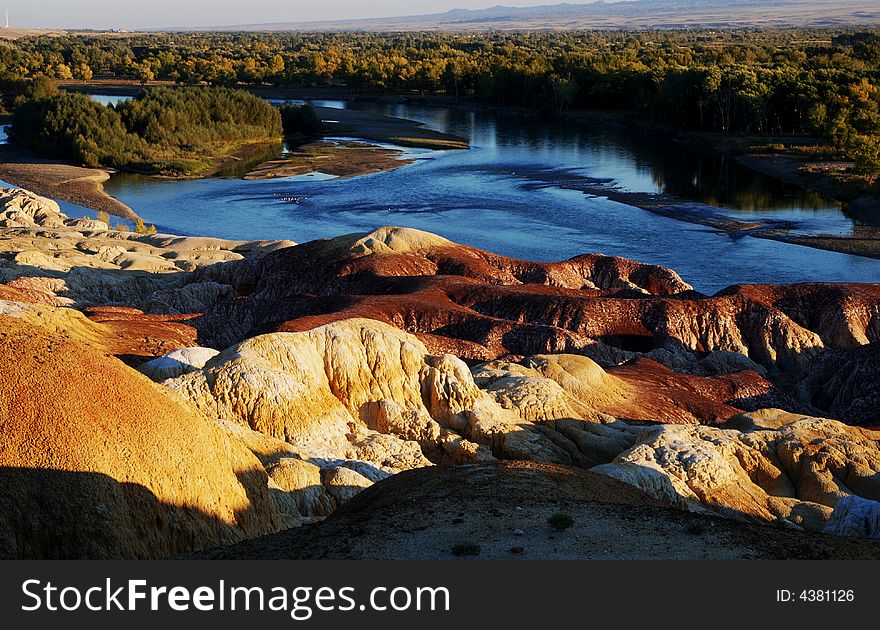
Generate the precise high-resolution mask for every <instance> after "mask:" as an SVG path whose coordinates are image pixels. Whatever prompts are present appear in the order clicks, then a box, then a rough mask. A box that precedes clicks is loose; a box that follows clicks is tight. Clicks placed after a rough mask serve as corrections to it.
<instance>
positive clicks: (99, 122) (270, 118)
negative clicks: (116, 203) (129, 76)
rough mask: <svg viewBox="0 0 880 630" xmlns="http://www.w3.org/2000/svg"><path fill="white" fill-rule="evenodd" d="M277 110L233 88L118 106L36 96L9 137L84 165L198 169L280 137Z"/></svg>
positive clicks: (171, 92) (18, 112)
mask: <svg viewBox="0 0 880 630" xmlns="http://www.w3.org/2000/svg"><path fill="white" fill-rule="evenodd" d="M280 135H281V117H280V115H279V112H278V109H277V108H275V107H273V106H271V105H269V104H268V103H266V102H265V101H263V100H262V99H260V98H258V97H256V96H253V95H252V94H249V93H247V92H243V91H240V90H232V89H229V88H211V89H208V88H194V87H189V88H178V89H173V88H151V89H147V90H144V91H143V92H142V93H141V94H140V95H139V96H138V97H137V98H134V99H132V100H130V101H126V102H123V103H120V104H119V105H117V106H116V107H112V106H104V105H101V104H99V103H97V102H95V101H94V100H92V99H91V98H89V97H88V96H85V95H83V94H70V93H54V94H51V93H50V94H46V95H42V96H40V95H37V97H36V98H31V99H29V100H25V101H24V102H22V103H20V104H19V105H18V106H17V107H16V108H15V111H14V115H13V122H12V127H11V130H10V136H9V137H10V140H11V141H12V142H14V143H17V144H20V145H23V146H27V147H29V148H32V149H34V150H36V151H38V152H40V153H42V154H44V155H48V156H51V157H56V158H61V159H66V160H71V161H74V162H77V163H79V164H84V165H86V166H92V167H95V166H110V167H116V168H140V169H143V170H148V171H151V172H161V173H167V174H195V173H198V172H199V171H203V170H205V169H206V168H208V167H210V166H211V163H212V159H213V158H215V157H216V156H217V155H220V154H223V153H226V152H228V149H229V147H230V146H234V145H236V144H237V143H242V142H253V141H258V140H264V139H277V138H279V137H280Z"/></svg>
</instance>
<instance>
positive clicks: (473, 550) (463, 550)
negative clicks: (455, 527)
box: [452, 543, 482, 556]
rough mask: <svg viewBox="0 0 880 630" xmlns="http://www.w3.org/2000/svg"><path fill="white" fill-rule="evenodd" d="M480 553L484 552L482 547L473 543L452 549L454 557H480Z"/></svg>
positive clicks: (455, 546)
mask: <svg viewBox="0 0 880 630" xmlns="http://www.w3.org/2000/svg"><path fill="white" fill-rule="evenodd" d="M480 551H482V550H481V549H480V546H479V545H475V544H473V543H462V544H458V545H453V547H452V555H453V556H479V555H480Z"/></svg>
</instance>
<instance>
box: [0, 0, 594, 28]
mask: <svg viewBox="0 0 880 630" xmlns="http://www.w3.org/2000/svg"><path fill="white" fill-rule="evenodd" d="M560 1H562V0H545V1H541V0H321V1H318V2H316V1H315V0H246V1H244V0H136V1H134V2H132V1H130V0H0V11H2V10H3V9H4V8H5V9H8V10H9V24H10V26H13V27H21V28H95V29H104V28H119V29H139V28H162V27H171V26H226V25H236V24H260V23H266V22H300V21H307V20H332V19H355V18H365V17H391V16H401V15H420V14H425V13H441V12H443V11H448V10H449V9H484V8H487V7H489V6H494V5H497V4H503V5H505V6H519V7H521V6H534V5H538V4H552V3H554V2H560ZM589 1H590V0H569V2H572V3H575V2H589ZM0 15H2V14H0Z"/></svg>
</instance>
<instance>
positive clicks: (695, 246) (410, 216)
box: [100, 97, 880, 292]
mask: <svg viewBox="0 0 880 630" xmlns="http://www.w3.org/2000/svg"><path fill="white" fill-rule="evenodd" d="M100 98H101V100H102V102H113V101H114V100H117V99H113V98H107V97H100ZM316 104H319V105H323V106H325V107H336V108H343V107H361V108H365V109H372V110H374V111H379V112H381V113H385V114H390V115H395V116H402V117H405V118H411V119H414V120H418V121H420V122H423V123H425V124H426V125H427V126H429V127H431V128H434V129H438V130H440V131H446V132H450V133H454V134H457V135H460V136H462V137H465V138H468V139H469V140H470V143H471V145H472V148H471V149H470V150H467V151H430V150H410V151H409V154H410V157H414V158H415V160H416V161H415V162H414V163H413V164H410V165H408V166H405V167H403V168H400V169H397V170H395V171H390V172H385V173H377V174H371V175H364V176H361V177H354V178H349V179H333V178H327V177H321V176H304V177H297V178H289V179H279V180H269V181H243V180H239V179H207V180H196V181H156V180H150V179H147V178H143V177H137V176H131V175H119V176H115V177H114V178H113V179H111V180H110V182H108V183H107V185H106V188H107V191H108V192H109V193H110V194H112V195H114V196H115V197H117V198H119V199H120V200H121V201H123V202H124V203H126V204H128V205H129V206H131V207H132V208H133V209H134V210H135V211H136V212H137V213H138V214H140V215H141V216H142V217H143V218H144V219H145V220H146V221H147V222H148V223H155V224H156V226H157V227H158V228H159V230H160V231H162V232H170V233H177V234H200V235H211V236H218V237H223V238H233V239H278V238H286V239H292V240H294V241H298V242H303V241H308V240H311V239H315V238H325V237H330V236H336V235H339V234H345V233H350V232H362V231H368V230H371V229H373V228H375V227H378V226H382V225H401V226H409V227H416V228H420V229H424V230H429V231H431V232H436V233H438V234H441V235H443V236H445V237H447V238H449V239H451V240H453V241H456V242H460V243H467V244H470V245H475V246H477V247H481V248H484V249H488V250H491V251H495V252H498V253H501V254H506V255H510V256H515V257H519V258H527V259H532V260H560V259H564V258H568V257H570V256H574V255H577V254H581V253H585V252H602V253H605V254H611V255H618V256H625V257H627V258H633V259H635V260H639V261H642V262H647V263H655V264H660V265H665V266H668V267H672V268H673V269H675V270H677V271H678V272H679V273H680V274H681V275H682V276H683V277H684V278H685V279H686V280H687V281H689V282H690V283H692V284H693V285H694V286H695V287H696V288H698V289H699V290H701V291H705V292H714V291H717V290H719V289H721V288H723V287H725V286H728V285H730V284H734V283H738V282H798V281H808V280H810V281H873V282H876V281H880V261H878V260H870V259H865V258H861V257H857V256H849V255H845V254H837V253H833V252H824V251H821V250H815V249H811V248H806V247H800V246H796V245H788V244H784V243H777V242H774V241H769V240H763V239H756V238H749V237H740V238H734V237H730V236H727V235H719V234H716V233H715V232H714V231H713V230H712V229H710V228H706V227H703V226H699V225H694V224H689V223H685V222H681V221H676V220H673V219H669V218H666V217H661V216H657V215H654V214H651V213H649V212H646V211H644V210H640V209H638V208H634V207H631V206H628V205H625V204H622V203H616V202H613V201H609V200H608V199H606V198H604V197H595V196H590V195H586V194H584V193H582V192H580V191H576V190H567V189H564V188H562V187H561V186H562V184H564V183H565V182H567V181H570V180H572V179H577V178H601V179H608V180H610V181H611V182H612V183H613V185H616V186H619V187H621V188H624V189H626V190H629V191H633V192H648V193H651V192H668V193H673V194H675V195H677V196H679V197H681V198H682V199H687V200H691V201H694V202H698V203H699V204H705V206H706V211H714V212H719V211H720V212H723V213H725V214H728V215H730V216H732V217H735V218H745V219H756V218H765V219H777V220H785V221H788V222H791V223H792V224H793V225H794V226H795V229H796V230H799V231H803V232H808V233H815V232H822V233H836V234H846V233H850V232H851V231H852V230H853V228H854V226H855V225H856V223H855V220H854V219H852V218H850V217H848V216H846V214H844V213H843V212H842V211H841V209H840V207H839V206H838V205H837V204H836V203H834V202H831V201H829V200H827V199H824V198H822V197H820V196H818V195H816V194H812V193H809V192H806V191H803V190H801V189H799V188H796V187H794V186H788V185H784V184H782V183H781V182H779V181H778V180H775V179H773V178H769V177H766V176H762V175H760V174H757V173H754V172H752V171H750V170H748V169H745V168H743V167H740V166H739V165H736V164H735V163H731V162H730V160H728V159H726V158H723V157H719V156H711V155H706V154H701V153H697V152H694V151H691V150H689V149H686V148H684V147H679V146H677V145H674V144H671V143H669V142H654V141H651V140H650V139H648V138H647V137H645V136H643V135H639V134H633V133H629V132H626V131H623V130H617V129H612V128H602V127H601V126H596V125H584V124H578V123H573V122H565V121H553V122H546V121H542V120H540V119H529V118H523V117H520V116H514V115H503V114H492V113H485V112H461V111H455V110H449V109H438V108H427V107H418V106H409V105H393V106H382V105H374V104H355V103H349V104H347V103H345V102H342V101H332V102H316Z"/></svg>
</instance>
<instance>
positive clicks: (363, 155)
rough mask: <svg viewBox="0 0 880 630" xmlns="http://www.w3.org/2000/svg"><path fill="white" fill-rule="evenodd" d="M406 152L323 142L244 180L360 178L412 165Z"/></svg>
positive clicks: (275, 161)
mask: <svg viewBox="0 0 880 630" xmlns="http://www.w3.org/2000/svg"><path fill="white" fill-rule="evenodd" d="M402 156H403V151H400V150H397V149H389V148H385V147H379V146H375V145H372V144H366V143H364V142H344V141H340V142H334V141H327V140H325V141H321V142H313V143H310V144H306V145H303V146H301V147H298V148H297V149H296V150H295V151H292V152H290V153H285V154H283V155H282V156H281V157H278V158H276V159H273V160H269V161H267V162H263V163H262V164H260V165H258V166H257V167H256V168H254V169H253V170H251V171H250V172H249V173H248V174H247V175H245V176H244V179H247V180H253V179H276V178H279V177H296V176H300V175H307V174H309V173H322V174H324V175H333V176H335V177H341V178H342V177H356V176H358V175H367V174H369V173H380V172H383V171H391V170H394V169H396V168H400V167H401V166H406V165H407V164H411V163H412V160H411V159H407V158H403V157H402Z"/></svg>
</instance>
